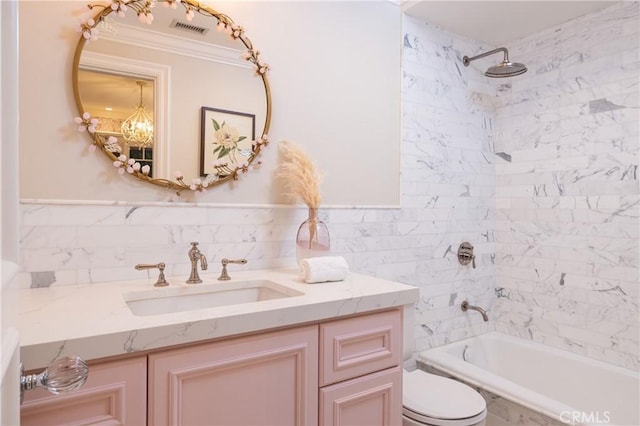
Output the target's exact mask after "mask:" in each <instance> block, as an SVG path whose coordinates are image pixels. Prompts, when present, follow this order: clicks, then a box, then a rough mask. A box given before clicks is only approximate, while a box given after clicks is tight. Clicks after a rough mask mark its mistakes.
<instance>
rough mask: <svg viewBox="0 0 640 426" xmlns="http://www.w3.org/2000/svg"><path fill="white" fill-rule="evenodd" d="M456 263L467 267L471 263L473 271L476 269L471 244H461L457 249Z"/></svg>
mask: <svg viewBox="0 0 640 426" xmlns="http://www.w3.org/2000/svg"><path fill="white" fill-rule="evenodd" d="M458 262H460V264H461V265H468V264H469V263H471V266H472V267H473V269H476V255H475V254H473V246H472V245H471V243H468V242H466V241H465V242H463V243H461V244H460V247H458Z"/></svg>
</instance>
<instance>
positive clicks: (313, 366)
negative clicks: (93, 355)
mask: <svg viewBox="0 0 640 426" xmlns="http://www.w3.org/2000/svg"><path fill="white" fill-rule="evenodd" d="M401 339H402V310H401V309H394V310H386V311H377V312H373V313H367V314H362V315H357V316H351V317H347V318H342V319H337V320H333V321H324V322H321V323H315V324H306V325H300V326H296V327H291V328H287V329H280V330H275V331H265V332H260V333H256V334H251V335H246V336H240V337H230V338H227V339H223V340H216V341H210V342H207V343H201V344H193V345H189V346H184V347H180V348H175V349H164V350H163V349H161V350H157V351H152V352H149V353H146V354H141V355H140V356H138V357H135V358H125V359H121V360H115V361H109V362H104V363H102V364H93V365H90V367H89V380H88V381H87V383H86V385H85V386H84V387H83V388H81V389H80V390H78V391H76V392H73V393H70V394H68V395H57V396H53V395H50V394H47V393H46V392H45V391H40V390H39V391H38V392H34V391H30V392H27V394H26V402H25V404H24V405H23V406H22V422H23V423H22V424H23V425H54V424H55V425H69V424H74V425H79V424H84V425H90V424H100V425H105V424H108V425H117V424H124V425H133V426H138V425H144V424H147V425H150V426H156V425H157V426H160V425H167V426H168V425H171V426H180V425H183V426H194V425H226V426H230V425H242V426H248V425H260V426H267V425H277V426H282V425H287V426H293V425H297V426H313V425H318V424H319V425H322V426H324V425H336V426H346V425H349V426H356V425H363V426H378V425H379V426H387V425H398V426H399V425H401V412H402V395H401V389H402V388H401V386H402V384H401V380H402V374H401V367H400V364H401V357H402V340H401Z"/></svg>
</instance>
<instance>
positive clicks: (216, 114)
mask: <svg viewBox="0 0 640 426" xmlns="http://www.w3.org/2000/svg"><path fill="white" fill-rule="evenodd" d="M255 119H256V118H255V115H254V114H250V113H245V112H238V111H229V110H224V109H218V108H209V107H202V109H201V126H202V141H201V143H202V151H201V152H202V154H203V155H202V158H201V162H200V175H201V176H208V175H212V174H213V175H216V174H218V173H220V172H221V171H222V172H224V170H225V167H227V168H232V169H237V168H239V167H244V166H247V167H248V165H249V164H248V158H249V157H250V156H251V154H252V152H253V147H254V145H253V142H252V141H253V139H254V134H255Z"/></svg>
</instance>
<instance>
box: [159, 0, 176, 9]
mask: <svg viewBox="0 0 640 426" xmlns="http://www.w3.org/2000/svg"><path fill="white" fill-rule="evenodd" d="M178 4H180V0H167V1H165V2H163V3H162V6H164V7H170V8H171V9H177V8H178Z"/></svg>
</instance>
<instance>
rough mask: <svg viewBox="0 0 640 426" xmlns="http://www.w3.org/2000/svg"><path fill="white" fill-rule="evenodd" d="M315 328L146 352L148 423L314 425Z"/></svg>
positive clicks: (315, 398) (316, 329)
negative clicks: (147, 355)
mask: <svg viewBox="0 0 640 426" xmlns="http://www.w3.org/2000/svg"><path fill="white" fill-rule="evenodd" d="M317 401H318V327H317V326H315V325H313V326H307V327H300V328H295V329H290V330H282V331H275V332H270V333H263V334H260V335H256V336H248V337H241V338H236V339H230V340H224V341H219V342H213V343H207V344H203V345H199V346H192V347H188V348H181V349H175V350H170V351H165V352H161V353H157V354H151V355H149V424H150V425H154V426H155V425H172V426H173V425H176V426H177V425H185V426H187V425H188V426H195V425H228V426H230V425H246V426H248V425H260V426H267V425H277V426H282V425H300V426H307V425H317V421H318V406H317Z"/></svg>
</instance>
